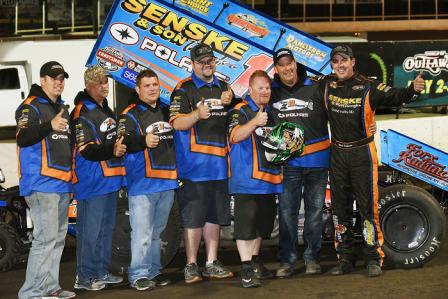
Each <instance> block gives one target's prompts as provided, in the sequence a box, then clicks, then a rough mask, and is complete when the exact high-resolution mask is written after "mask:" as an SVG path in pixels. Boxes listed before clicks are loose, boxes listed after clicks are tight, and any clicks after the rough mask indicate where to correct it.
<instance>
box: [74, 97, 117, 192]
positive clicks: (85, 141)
mask: <svg viewBox="0 0 448 299" xmlns="http://www.w3.org/2000/svg"><path fill="white" fill-rule="evenodd" d="M75 104H76V106H75V109H74V110H73V111H72V114H71V121H70V127H71V129H72V131H74V132H75V137H76V141H75V142H74V143H75V145H74V154H73V155H74V162H73V189H74V195H75V198H76V199H77V200H86V199H89V198H91V197H95V196H99V195H104V194H107V193H111V192H115V191H118V190H119V189H120V188H121V187H122V186H124V185H125V179H124V174H125V171H124V166H123V162H122V160H121V158H115V157H114V156H113V144H114V142H115V139H116V135H117V131H116V129H117V123H116V120H115V118H114V114H113V112H112V110H111V109H110V108H109V107H108V106H107V101H105V102H104V104H103V107H101V106H99V105H98V104H97V103H96V102H95V101H94V100H93V99H92V98H90V96H88V94H87V93H85V92H80V93H79V94H78V95H77V97H76V99H75ZM91 144H96V145H99V146H101V147H103V148H108V150H107V153H105V155H104V157H103V158H104V159H103V160H98V161H91V160H87V159H86V158H84V157H83V156H82V155H81V154H80V152H79V148H80V147H81V146H83V145H87V146H89V145H91Z"/></svg>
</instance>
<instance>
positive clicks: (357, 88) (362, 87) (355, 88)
mask: <svg viewBox="0 0 448 299" xmlns="http://www.w3.org/2000/svg"><path fill="white" fill-rule="evenodd" d="M364 88H366V87H365V86H364V85H353V87H352V89H353V90H354V91H357V90H363V89H364Z"/></svg>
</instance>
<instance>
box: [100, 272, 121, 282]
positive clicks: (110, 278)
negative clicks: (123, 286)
mask: <svg viewBox="0 0 448 299" xmlns="http://www.w3.org/2000/svg"><path fill="white" fill-rule="evenodd" d="M97 281H98V282H101V283H105V284H114V283H121V282H123V277H121V276H116V275H112V274H111V273H107V274H106V275H104V276H103V277H101V278H98V279H97Z"/></svg>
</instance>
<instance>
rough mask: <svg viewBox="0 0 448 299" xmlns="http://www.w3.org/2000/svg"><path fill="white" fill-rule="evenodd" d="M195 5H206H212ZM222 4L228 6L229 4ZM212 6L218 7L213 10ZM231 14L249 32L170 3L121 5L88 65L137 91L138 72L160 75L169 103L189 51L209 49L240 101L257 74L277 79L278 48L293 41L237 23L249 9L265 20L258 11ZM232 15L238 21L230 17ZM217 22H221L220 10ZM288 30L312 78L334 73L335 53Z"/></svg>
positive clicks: (186, 68) (128, 0) (185, 73)
mask: <svg viewBox="0 0 448 299" xmlns="http://www.w3.org/2000/svg"><path fill="white" fill-rule="evenodd" d="M193 2H195V3H197V4H198V5H199V4H200V5H202V4H203V3H205V2H207V1H205V2H204V0H197V1H193ZM215 3H218V2H215ZM219 3H221V4H220V5H224V1H219ZM228 3H230V2H228ZM232 4H234V3H232ZM207 5H208V4H207ZM207 5H202V6H201V7H207ZM211 5H214V3H211V4H210V5H208V7H209V8H210V7H211ZM228 9H229V10H228V11H227V14H226V17H229V18H230V19H229V20H231V21H232V23H238V24H239V25H238V26H240V27H241V28H243V27H244V26H245V27H244V28H250V30H249V29H247V30H240V29H237V27H235V28H230V26H231V25H229V24H227V23H226V24H221V25H223V27H221V26H218V25H217V24H214V23H211V22H209V21H210V19H211V18H203V17H198V12H197V11H192V12H194V14H193V13H192V12H190V11H188V10H184V9H183V8H181V7H179V6H173V5H172V4H171V3H169V2H164V1H144V0H138V1H137V0H121V1H118V0H117V1H115V2H114V5H113V7H112V8H111V11H110V12H109V15H108V17H107V20H106V22H105V24H104V26H103V29H102V31H101V34H100V36H99V37H98V40H97V42H96V43H95V46H94V49H93V50H92V53H91V54H90V57H89V59H88V61H87V65H94V64H98V65H101V66H102V67H104V68H105V69H107V70H108V71H109V74H110V75H111V76H112V78H113V79H115V80H116V81H118V82H120V83H122V84H124V85H126V86H129V87H131V88H132V87H134V85H135V81H136V77H137V74H138V72H140V71H141V70H143V69H146V68H151V69H153V70H155V71H156V72H157V74H158V75H159V79H160V84H161V98H162V100H163V101H165V102H166V103H168V102H169V97H170V94H171V92H172V90H173V88H174V87H175V86H176V84H177V83H178V82H179V81H181V80H182V79H184V78H186V77H189V76H190V75H191V72H192V66H191V60H190V49H191V48H192V47H193V46H195V45H196V44H197V43H204V44H208V45H210V46H211V47H212V48H213V50H214V52H215V56H217V72H216V75H217V76H218V77H219V78H220V79H222V80H224V81H226V82H228V83H230V84H231V86H232V89H233V91H234V92H235V94H236V95H237V96H238V97H241V96H244V95H245V94H246V93H247V88H248V81H249V77H250V75H251V74H252V72H253V71H254V70H259V69H261V70H265V71H267V72H268V73H269V74H270V75H273V73H274V69H273V65H272V53H273V52H274V48H275V47H274V46H277V48H278V47H283V46H286V45H288V43H287V42H288V40H287V39H286V40H283V41H280V39H279V42H278V43H274V42H273V40H274V37H272V38H271V35H272V34H271V35H270V31H269V30H272V28H269V30H268V31H269V32H264V33H263V34H264V35H263V34H261V33H262V31H257V30H258V29H255V27H253V26H250V25H248V23H244V24H245V25H244V26H243V25H242V24H243V23H242V21H238V20H240V19H238V20H237V19H235V18H239V17H237V15H238V16H241V15H242V14H241V13H240V11H243V9H244V12H245V14H246V15H247V13H249V12H250V13H251V16H250V18H251V20H252V21H253V22H255V21H254V20H253V18H261V17H262V16H259V14H258V13H257V12H256V11H254V10H250V9H248V8H247V7H245V6H244V7H243V6H240V5H234V6H232V9H230V8H228ZM199 10H200V9H199ZM209 11H210V12H211V11H212V10H209ZM232 14H233V15H234V16H233V17H230V15H232ZM221 15H222V14H221ZM213 16H215V17H216V16H217V15H215V9H213ZM264 18H267V17H264ZM241 20H242V19H241ZM249 23H250V22H249ZM275 23H276V24H277V28H276V30H277V29H278V30H280V31H282V30H281V29H280V27H279V26H280V25H281V24H280V23H277V22H275ZM257 24H261V23H257ZM224 25H225V26H224ZM257 26H258V25H257ZM285 26H286V25H285ZM238 28H239V27H238ZM274 29H275V28H274ZM289 29H290V30H289V31H288V32H289V35H291V36H293V37H294V40H293V39H292V37H290V38H289V44H291V47H292V46H293V45H296V46H297V47H298V48H297V49H299V48H300V49H302V48H303V50H302V51H298V52H299V53H302V55H303V56H304V57H303V58H301V59H302V60H300V61H302V62H303V63H306V64H307V65H308V70H309V71H310V72H311V73H322V69H323V70H325V71H327V72H328V71H329V68H328V66H327V67H325V66H326V65H327V64H328V59H329V52H330V51H331V47H330V46H329V45H328V44H326V43H324V42H322V41H319V40H318V39H315V38H311V37H310V36H308V35H305V34H303V33H300V32H299V31H297V30H296V31H294V30H293V29H291V28H289ZM266 30H267V29H266ZM248 32H250V33H248ZM255 32H258V33H260V36H261V35H263V37H266V38H268V37H269V39H270V40H271V42H270V43H267V42H264V41H263V42H254V38H257V37H254V36H251V34H255ZM282 32H283V31H282ZM285 34H286V33H285ZM289 35H286V36H285V38H287V37H288V36H289ZM301 35H302V36H303V37H304V39H309V40H310V41H309V42H308V43H307V44H306V43H305V42H301V43H298V42H297V43H296V42H295V41H296V40H298V39H299V37H300V36H301ZM279 36H280V34H279ZM282 36H284V34H282ZM258 39H259V38H258ZM269 47H271V48H269Z"/></svg>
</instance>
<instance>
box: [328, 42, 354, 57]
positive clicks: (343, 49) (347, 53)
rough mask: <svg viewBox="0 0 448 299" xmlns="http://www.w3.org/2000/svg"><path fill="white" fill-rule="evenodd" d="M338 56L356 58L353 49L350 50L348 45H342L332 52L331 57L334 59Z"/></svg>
mask: <svg viewBox="0 0 448 299" xmlns="http://www.w3.org/2000/svg"><path fill="white" fill-rule="evenodd" d="M336 54H339V55H341V56H342V57H344V58H352V57H354V56H353V51H352V48H350V47H349V46H347V45H340V46H336V47H334V48H333V50H331V53H330V57H331V58H333V56H334V55H336Z"/></svg>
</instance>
